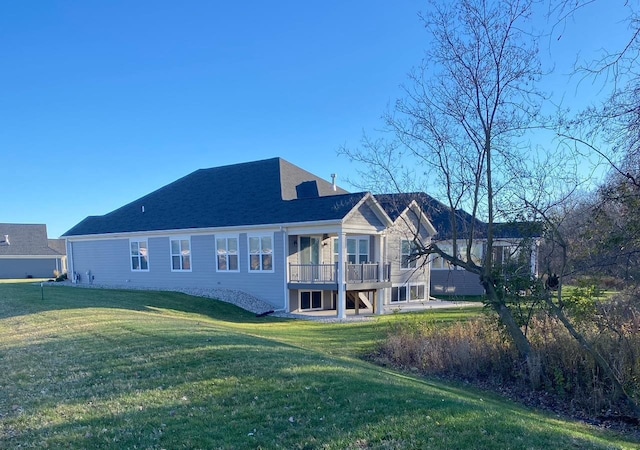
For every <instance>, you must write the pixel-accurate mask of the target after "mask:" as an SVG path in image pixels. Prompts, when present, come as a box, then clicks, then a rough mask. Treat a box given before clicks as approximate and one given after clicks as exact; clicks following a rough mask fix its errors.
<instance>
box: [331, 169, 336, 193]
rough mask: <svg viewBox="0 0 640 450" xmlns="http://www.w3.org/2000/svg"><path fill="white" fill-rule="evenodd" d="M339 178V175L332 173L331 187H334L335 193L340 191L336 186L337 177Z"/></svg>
mask: <svg viewBox="0 0 640 450" xmlns="http://www.w3.org/2000/svg"><path fill="white" fill-rule="evenodd" d="M337 176H338V174H335V173H332V174H331V185H332V187H333V190H334V192H335V191H337V190H338V187H337V186H336V177H337Z"/></svg>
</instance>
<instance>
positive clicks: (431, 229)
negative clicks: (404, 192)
mask: <svg viewBox="0 0 640 450" xmlns="http://www.w3.org/2000/svg"><path fill="white" fill-rule="evenodd" d="M412 207H413V208H416V209H417V210H418V211H419V212H420V223H421V224H424V226H425V228H426V229H427V231H428V232H429V234H430V235H431V236H434V235H436V234H437V230H436V229H435V227H434V226H433V224H432V223H431V221H430V220H429V218H428V217H427V216H426V214H425V213H424V211H422V208H420V205H418V202H416V201H415V200H411V203H409V206H407V208H406V209H405V210H404V211H402V214H404V213H406V212H407V211H408V210H409V209H410V208H412Z"/></svg>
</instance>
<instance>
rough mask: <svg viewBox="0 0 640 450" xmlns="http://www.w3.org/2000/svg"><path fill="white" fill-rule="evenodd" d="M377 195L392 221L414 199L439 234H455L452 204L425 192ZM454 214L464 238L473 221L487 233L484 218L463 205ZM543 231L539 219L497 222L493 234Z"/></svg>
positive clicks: (524, 234) (476, 231)
mask: <svg viewBox="0 0 640 450" xmlns="http://www.w3.org/2000/svg"><path fill="white" fill-rule="evenodd" d="M375 198H376V199H377V200H378V203H380V205H381V206H382V208H383V209H384V210H385V211H386V213H387V214H388V215H389V217H391V219H392V220H393V221H395V220H396V219H397V218H398V217H399V216H400V214H401V213H402V212H403V211H404V210H405V209H406V208H407V206H409V204H410V203H411V202H412V201H413V200H415V201H416V202H417V203H418V205H419V206H420V208H421V209H422V211H423V212H424V214H425V215H426V216H427V217H428V218H429V220H430V221H431V224H432V225H433V227H434V228H435V229H436V231H437V232H438V234H437V236H438V238H440V239H450V238H451V237H452V236H453V220H452V214H451V208H449V207H448V206H446V205H445V204H443V203H441V202H440V201H438V200H436V199H434V198H433V197H431V196H429V195H428V194H425V193H424V192H413V193H400V194H378V195H376V196H375ZM455 217H456V228H457V230H458V236H459V237H460V238H464V236H465V235H467V234H468V233H469V232H470V230H471V228H472V225H474V226H473V229H474V235H475V236H476V238H484V237H486V234H487V224H486V223H485V222H482V221H481V220H478V219H476V218H474V217H473V216H472V215H471V214H469V213H467V212H466V211H464V210H462V209H457V210H456V211H455ZM541 234H542V226H541V224H540V223H538V222H500V223H494V236H495V237H496V238H499V239H510V238H511V239H519V238H524V237H538V236H541Z"/></svg>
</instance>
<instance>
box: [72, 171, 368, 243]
mask: <svg viewBox="0 0 640 450" xmlns="http://www.w3.org/2000/svg"><path fill="white" fill-rule="evenodd" d="M365 195H366V193H357V194H349V193H347V191H345V190H343V189H340V188H336V190H335V191H334V190H333V185H332V183H329V182H327V181H325V180H323V179H321V178H319V177H317V176H315V175H313V174H311V173H309V172H307V171H305V170H303V169H301V168H299V167H297V166H294V165H293V164H291V163H289V162H287V161H285V160H283V159H281V158H272V159H266V160H262V161H254V162H248V163H242V164H234V165H229V166H223V167H214V168H211V169H200V170H196V171H195V172H193V173H191V174H189V175H186V176H185V177H183V178H180V179H179V180H176V181H174V182H173V183H170V184H168V185H166V186H164V187H161V188H160V189H158V190H156V191H154V192H152V193H150V194H148V195H145V196H144V197H141V198H139V199H137V200H134V201H133V202H131V203H129V204H127V205H125V206H123V207H121V208H118V209H116V210H114V211H112V212H110V213H108V214H105V215H103V216H89V217H87V218H86V219H84V220H83V221H82V222H80V223H78V224H77V225H76V226H74V227H73V228H71V229H70V230H69V231H67V232H66V233H65V234H64V235H63V236H67V237H68V236H81V235H93V234H108V233H126V232H144V231H160V230H180V229H195V228H219V227H236V226H251V225H268V224H283V223H297V222H310V221H322V220H339V219H342V218H343V217H345V216H346V214H347V213H348V212H349V211H350V210H351V209H352V208H353V206H355V205H356V204H357V203H358V202H359V201H360V200H362V198H363V197H364V196H365Z"/></svg>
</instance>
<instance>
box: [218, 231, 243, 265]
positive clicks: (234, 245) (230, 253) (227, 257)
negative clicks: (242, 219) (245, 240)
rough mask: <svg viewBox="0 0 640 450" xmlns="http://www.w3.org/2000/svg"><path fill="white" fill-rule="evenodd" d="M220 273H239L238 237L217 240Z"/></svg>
mask: <svg viewBox="0 0 640 450" xmlns="http://www.w3.org/2000/svg"><path fill="white" fill-rule="evenodd" d="M216 254H217V256H218V258H217V259H218V261H217V265H216V267H217V270H218V272H238V271H239V270H240V269H239V266H238V237H237V236H221V237H218V238H216Z"/></svg>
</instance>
